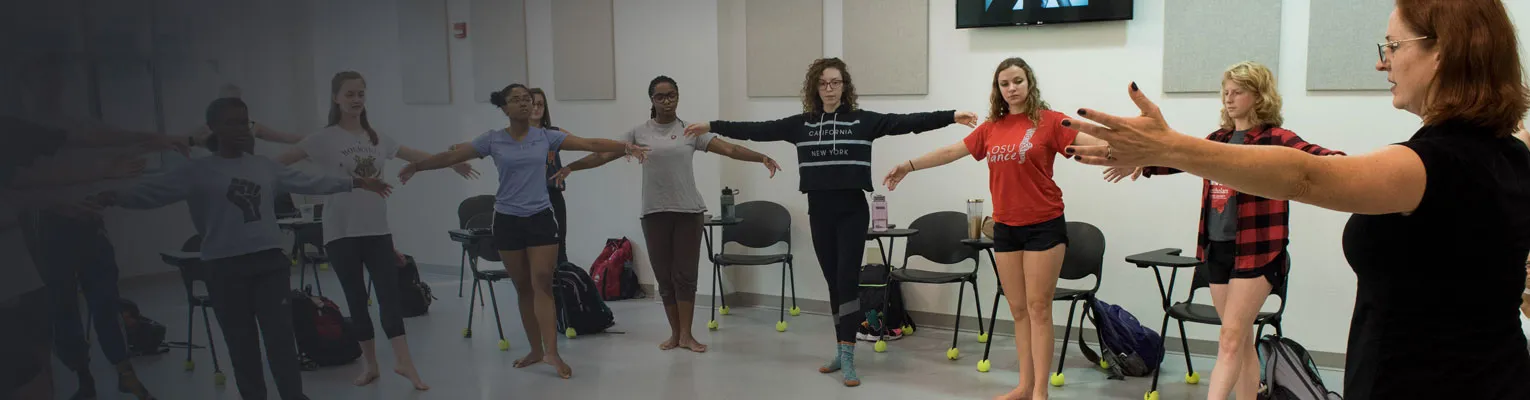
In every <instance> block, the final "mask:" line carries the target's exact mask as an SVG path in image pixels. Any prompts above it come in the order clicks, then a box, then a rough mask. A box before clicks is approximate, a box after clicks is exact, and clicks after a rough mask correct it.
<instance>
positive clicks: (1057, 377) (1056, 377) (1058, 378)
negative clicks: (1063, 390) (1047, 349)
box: [1051, 373, 1063, 387]
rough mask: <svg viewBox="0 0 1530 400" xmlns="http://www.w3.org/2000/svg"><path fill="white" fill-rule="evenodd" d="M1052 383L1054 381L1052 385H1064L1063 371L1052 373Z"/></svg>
mask: <svg viewBox="0 0 1530 400" xmlns="http://www.w3.org/2000/svg"><path fill="white" fill-rule="evenodd" d="M1051 383H1052V386H1056V387H1062V385H1063V374H1061V373H1054V374H1052V381H1051Z"/></svg>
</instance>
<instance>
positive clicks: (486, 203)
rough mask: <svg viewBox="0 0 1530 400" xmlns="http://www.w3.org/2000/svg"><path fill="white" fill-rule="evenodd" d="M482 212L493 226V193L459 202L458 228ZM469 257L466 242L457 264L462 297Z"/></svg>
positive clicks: (458, 282)
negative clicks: (460, 262)
mask: <svg viewBox="0 0 1530 400" xmlns="http://www.w3.org/2000/svg"><path fill="white" fill-rule="evenodd" d="M482 214H489V215H490V217H489V218H490V220H489V221H490V224H489V225H490V226H492V225H493V223H492V221H493V215H494V196H493V195H487V194H485V195H478V196H473V197H469V198H466V199H463V200H462V203H459V204H457V228H458V229H467V223H468V220H470V219H473V217H476V216H479V215H482ZM467 259H468V248H467V245H466V243H464V244H463V247H462V264H460V265H458V266H457V297H462V282H463V280H464V279H465V278H467V263H468V261H467ZM481 300H482V299H480V301H481Z"/></svg>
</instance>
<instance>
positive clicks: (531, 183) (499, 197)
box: [473, 127, 568, 217]
mask: <svg viewBox="0 0 1530 400" xmlns="http://www.w3.org/2000/svg"><path fill="white" fill-rule="evenodd" d="M567 137H568V134H565V133H563V132H561V131H549V130H546V129H542V128H535V127H533V128H531V129H530V130H529V131H528V132H527V133H526V137H524V138H521V140H519V141H517V140H515V139H514V138H512V137H510V133H509V132H507V131H505V130H504V129H495V130H492V131H488V132H484V133H483V134H482V135H478V137H477V138H474V139H473V150H476V151H478V156H479V157H492V158H494V168H495V169H496V170H499V191H498V192H496V193H495V194H494V211H495V212H498V213H500V214H508V215H513V216H517V217H530V216H532V215H535V214H536V213H539V212H542V211H544V210H547V209H550V208H552V200H549V199H548V197H547V155H548V154H549V152H552V151H556V150H558V148H559V147H562V146H563V139H564V138H567Z"/></svg>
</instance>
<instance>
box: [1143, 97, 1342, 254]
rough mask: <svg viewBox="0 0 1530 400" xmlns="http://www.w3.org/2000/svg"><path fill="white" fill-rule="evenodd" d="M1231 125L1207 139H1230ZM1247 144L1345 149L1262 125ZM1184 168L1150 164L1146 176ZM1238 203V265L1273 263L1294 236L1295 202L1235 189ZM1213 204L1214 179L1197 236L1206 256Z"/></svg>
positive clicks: (1321, 151) (1205, 189) (1317, 151)
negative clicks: (1208, 215)
mask: <svg viewBox="0 0 1530 400" xmlns="http://www.w3.org/2000/svg"><path fill="white" fill-rule="evenodd" d="M1232 132H1233V131H1232V130H1231V129H1221V130H1218V131H1216V132H1212V134H1211V135H1210V136H1207V137H1206V140H1211V141H1217V142H1222V143H1227V140H1228V139H1231V138H1232ZM1243 144H1248V145H1262V146H1285V147H1290V148H1293V149H1297V150H1301V151H1305V152H1308V153H1312V154H1314V155H1319V156H1342V155H1344V152H1341V151H1336V150H1330V149H1327V148H1324V147H1323V146H1318V145H1315V144H1312V143H1308V142H1307V141H1306V140H1302V138H1301V136H1297V135H1296V132H1291V131H1288V130H1285V129H1282V128H1278V127H1267V126H1260V127H1257V128H1254V129H1252V130H1249V131H1248V133H1247V134H1245V135H1244V136H1243ZM1180 172H1183V171H1180V170H1176V169H1173V168H1165V167H1147V168H1144V169H1143V172H1142V176H1144V177H1152V176H1153V175H1169V174H1177V173H1180ZM1234 195H1235V196H1237V197H1236V199H1237V204H1238V238H1237V241H1236V244H1237V245H1236V249H1237V251H1236V253H1235V254H1236V258H1235V261H1234V263H1233V265H1234V267H1233V268H1234V269H1236V270H1240V271H1246V270H1251V269H1256V268H1259V267H1263V266H1265V265H1266V264H1269V263H1270V262H1271V261H1274V260H1275V257H1276V256H1279V255H1280V253H1281V251H1284V250H1285V248H1286V243H1287V242H1288V239H1289V238H1290V231H1289V230H1288V229H1287V225H1289V224H1290V221H1291V215H1290V210H1291V202H1290V201H1287V200H1271V199H1267V198H1263V197H1259V196H1254V195H1250V194H1244V193H1239V192H1234ZM1209 207H1211V181H1210V180H1203V183H1202V185H1201V220H1200V233H1199V234H1197V236H1196V248H1195V257H1196V258H1198V259H1201V260H1205V259H1206V246H1207V245H1208V244H1210V243H1211V240H1210V239H1209V237H1210V236H1209V235H1207V233H1206V210H1207V209H1208V208H1209Z"/></svg>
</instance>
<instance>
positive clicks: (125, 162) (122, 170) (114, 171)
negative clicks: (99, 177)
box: [102, 155, 148, 179]
mask: <svg viewBox="0 0 1530 400" xmlns="http://www.w3.org/2000/svg"><path fill="white" fill-rule="evenodd" d="M147 165H148V162H147V161H144V159H143V157H142V156H136V155H133V156H123V157H120V158H117V159H115V160H111V161H110V162H108V163H107V164H106V165H104V166H102V168H105V170H104V171H102V172H103V175H104V176H105V177H106V179H127V178H132V177H136V176H139V175H143V170H144V168H146V166H147Z"/></svg>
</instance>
